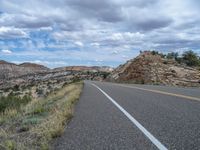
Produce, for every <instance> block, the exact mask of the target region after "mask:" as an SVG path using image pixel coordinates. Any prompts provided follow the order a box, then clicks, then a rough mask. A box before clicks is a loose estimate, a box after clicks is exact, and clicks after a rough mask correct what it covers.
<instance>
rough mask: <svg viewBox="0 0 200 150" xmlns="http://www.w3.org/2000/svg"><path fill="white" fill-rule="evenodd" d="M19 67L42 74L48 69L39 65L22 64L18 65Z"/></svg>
mask: <svg viewBox="0 0 200 150" xmlns="http://www.w3.org/2000/svg"><path fill="white" fill-rule="evenodd" d="M19 66H20V67H24V68H28V69H31V70H33V71H34V72H43V71H49V70H50V69H49V68H47V67H45V66H43V65H39V64H34V63H29V62H26V63H22V64H20V65H19Z"/></svg>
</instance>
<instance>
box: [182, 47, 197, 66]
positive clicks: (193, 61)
mask: <svg viewBox="0 0 200 150" xmlns="http://www.w3.org/2000/svg"><path fill="white" fill-rule="evenodd" d="M182 57H183V58H182V59H183V62H184V63H185V64H186V65H188V66H198V65H200V60H199V57H198V55H197V54H196V53H194V52H193V51H191V50H190V51H186V52H184V53H183V55H182Z"/></svg>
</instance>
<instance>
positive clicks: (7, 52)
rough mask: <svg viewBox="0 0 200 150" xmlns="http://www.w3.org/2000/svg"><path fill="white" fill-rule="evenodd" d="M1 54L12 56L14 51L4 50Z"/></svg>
mask: <svg viewBox="0 0 200 150" xmlns="http://www.w3.org/2000/svg"><path fill="white" fill-rule="evenodd" d="M1 52H2V53H4V54H12V51H11V50H8V49H3V50H1Z"/></svg>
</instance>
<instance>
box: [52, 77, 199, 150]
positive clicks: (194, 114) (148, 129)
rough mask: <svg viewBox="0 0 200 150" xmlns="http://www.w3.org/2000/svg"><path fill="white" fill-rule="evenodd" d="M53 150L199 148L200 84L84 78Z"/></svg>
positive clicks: (197, 149)
mask: <svg viewBox="0 0 200 150" xmlns="http://www.w3.org/2000/svg"><path fill="white" fill-rule="evenodd" d="M54 149H57V150H79V149H80V150H90V149H92V150H93V149H94V150H110V149H114V150H118V149H119V150H122V149H123V150H134V149H136V150H140V149H141V150H145V149H147V150H150V149H177V150H179V149H181V150H199V149H200V89H195V88H175V87H164V86H150V85H122V84H113V83H104V82H91V81H85V85H84V89H83V92H82V95H81V97H80V100H79V102H78V104H77V106H76V108H75V116H74V118H73V119H72V120H71V122H70V123H69V124H68V125H67V126H66V129H65V132H64V135H63V136H61V137H60V138H58V139H56V141H55V143H54Z"/></svg>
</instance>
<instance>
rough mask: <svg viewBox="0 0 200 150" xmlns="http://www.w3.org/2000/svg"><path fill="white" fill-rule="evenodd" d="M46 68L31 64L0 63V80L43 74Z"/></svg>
mask: <svg viewBox="0 0 200 150" xmlns="http://www.w3.org/2000/svg"><path fill="white" fill-rule="evenodd" d="M47 70H48V68H46V67H44V66H42V65H38V64H31V63H24V64H21V65H16V64H14V63H10V62H6V61H3V60H1V61H0V79H1V80H4V79H9V78H13V77H19V76H22V75H26V74H33V73H39V72H45V71H47Z"/></svg>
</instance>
